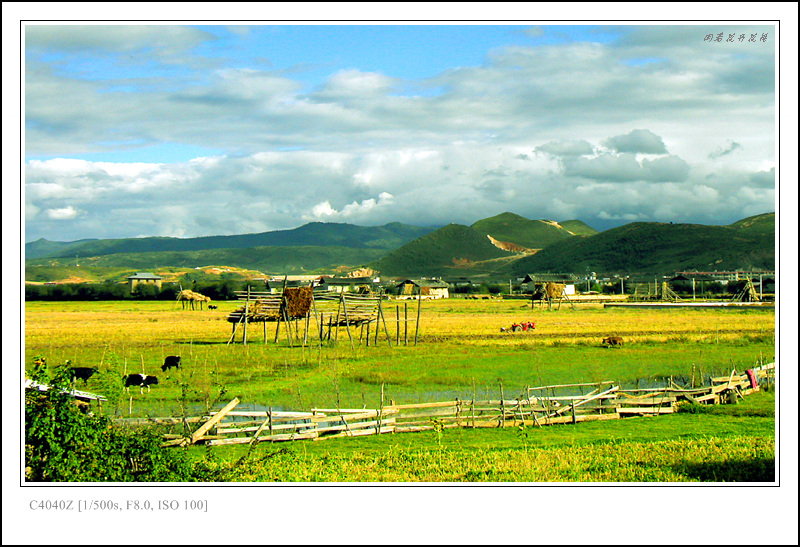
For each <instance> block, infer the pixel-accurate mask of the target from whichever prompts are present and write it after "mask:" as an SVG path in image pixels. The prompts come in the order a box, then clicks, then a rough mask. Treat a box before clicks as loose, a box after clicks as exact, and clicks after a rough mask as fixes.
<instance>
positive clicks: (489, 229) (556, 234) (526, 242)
mask: <svg viewBox="0 0 800 547" xmlns="http://www.w3.org/2000/svg"><path fill="white" fill-rule="evenodd" d="M581 224H583V223H581ZM584 226H586V225H585V224H584ZM472 228H473V229H475V230H476V231H478V232H480V233H482V234H485V235H490V236H492V237H493V238H494V239H497V240H499V241H504V242H507V243H516V244H517V245H521V246H523V247H527V248H529V249H542V248H544V247H547V246H548V245H551V244H553V243H555V242H557V241H561V240H564V239H568V238H570V237H573V235H574V234H572V233H570V232H569V231H568V230H567V229H565V228H564V227H563V226H562V225H560V224H559V223H557V222H554V221H550V220H530V219H527V218H525V217H521V216H519V215H517V214H514V213H501V214H499V215H495V216H493V217H489V218H485V219H483V220H479V221H477V222H476V223H474V224H473V225H472ZM587 228H588V226H587Z"/></svg>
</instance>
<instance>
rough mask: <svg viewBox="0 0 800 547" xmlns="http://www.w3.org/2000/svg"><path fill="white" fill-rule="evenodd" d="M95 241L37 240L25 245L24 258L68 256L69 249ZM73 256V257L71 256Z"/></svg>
mask: <svg viewBox="0 0 800 547" xmlns="http://www.w3.org/2000/svg"><path fill="white" fill-rule="evenodd" d="M93 241H97V240H96V239H81V240H79V241H49V240H47V239H44V238H39V239H37V240H36V241H31V242H30V243H26V244H25V257H26V258H40V257H43V256H51V255H61V256H68V254H69V249H70V248H74V247H79V246H81V245H83V244H85V243H89V242H93ZM72 256H75V255H72Z"/></svg>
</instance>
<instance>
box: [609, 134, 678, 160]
mask: <svg viewBox="0 0 800 547" xmlns="http://www.w3.org/2000/svg"><path fill="white" fill-rule="evenodd" d="M605 145H606V146H607V147H609V148H610V149H612V150H616V151H617V152H630V153H632V154H666V153H667V148H666V147H665V146H664V141H663V140H661V137H659V136H658V135H656V134H655V133H653V132H652V131H649V130H647V129H634V130H633V131H631V132H630V133H628V134H627V135H618V136H616V137H611V138H609V139H608V140H606V141H605Z"/></svg>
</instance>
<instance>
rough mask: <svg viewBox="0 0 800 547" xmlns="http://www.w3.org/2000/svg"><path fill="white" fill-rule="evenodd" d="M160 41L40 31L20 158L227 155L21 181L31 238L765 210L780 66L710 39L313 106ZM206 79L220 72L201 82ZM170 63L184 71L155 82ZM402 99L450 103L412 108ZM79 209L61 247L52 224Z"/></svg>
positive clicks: (575, 51) (315, 93)
mask: <svg viewBox="0 0 800 547" xmlns="http://www.w3.org/2000/svg"><path fill="white" fill-rule="evenodd" d="M154 28H156V27H147V26H146V25H145V26H143V28H126V27H114V28H113V29H111V30H109V29H99V30H98V29H94V30H93V31H92V32H90V33H89V34H86V35H81V34H80V33H78V32H76V31H75V30H74V29H71V30H69V29H61V28H58V27H55V28H50V29H49V30H47V31H42V30H41V29H35V30H33V31H30V33H29V36H28V41H29V46H31V48H30V51H29V58H28V59H26V69H27V72H26V89H25V92H26V96H25V101H26V102H25V104H26V108H27V111H26V148H27V150H26V151H27V153H28V154H29V155H34V156H35V155H45V154H48V155H55V156H66V155H81V154H85V153H89V152H94V153H98V152H103V151H108V150H125V149H129V148H133V147H141V146H146V145H150V144H157V143H181V144H185V145H188V146H198V147H204V148H206V149H208V148H211V149H214V150H220V151H222V152H220V153H219V154H218V155H216V156H213V157H203V158H195V159H193V160H191V161H183V162H176V163H166V162H163V163H162V162H153V163H121V162H120V163H114V162H92V161H86V160H81V159H63V158H56V159H50V160H31V161H28V162H27V163H26V174H25V176H26V183H25V200H26V203H25V207H26V218H27V219H28V225H27V229H28V232H29V235H30V236H31V237H38V236H44V237H50V238H55V237H59V238H61V239H63V238H67V237H68V238H72V239H79V238H82V237H126V236H129V235H130V234H131V233H137V234H150V235H183V236H198V235H213V234H233V233H243V232H244V231H253V232H255V231H266V230H272V229H283V228H291V227H294V226H297V225H298V224H300V223H301V222H303V221H306V220H331V221H347V222H354V223H364V224H383V223H385V222H390V221H402V222H409V223H414V224H428V225H430V224H445V223H448V222H460V223H465V224H470V223H472V222H474V221H475V220H477V219H479V218H484V217H487V216H490V215H494V214H497V213H499V212H502V211H505V210H512V211H514V212H517V213H519V214H522V215H525V216H528V217H529V218H552V219H555V220H565V219H564V216H571V217H575V218H581V219H582V220H585V221H587V222H589V223H590V224H591V221H592V220H593V219H597V220H599V221H606V222H607V223H608V224H610V223H612V222H622V221H625V220H631V219H637V220H646V219H655V217H657V216H658V215H660V214H665V211H666V209H665V208H664V207H665V206H661V205H659V204H666V203H678V204H680V206H676V207H674V209H672V211H671V213H672V214H674V215H675V216H676V218H674V219H666V220H675V221H687V220H691V219H696V220H697V219H712V218H723V219H724V220H725V221H733V220H736V219H738V218H742V217H743V216H747V215H745V214H744V212H745V211H747V212H748V213H750V212H751V211H752V210H753V208H762V209H763V212H766V211H769V210H774V177H775V175H774V166H775V163H774V147H775V143H774V97H773V91H772V89H771V86H772V85H773V84H772V82H773V79H771V78H772V77H771V73H770V70H769V69H765V68H763V67H762V65H764V66H766V65H770V66H771V63H772V60H773V55H774V52H773V51H772V50H771V49H768V48H767V47H758V48H755V47H750V46H747V48H745V47H744V46H742V47H739V46H736V47H727V46H726V47H725V48H716V49H710V48H709V47H708V44H704V43H703V42H702V34H703V32H704V31H705V30H706V28H705V27H673V28H660V27H626V28H624V29H617V30H616V32H618V33H619V34H620V38H619V40H617V41H616V42H611V43H608V44H604V43H600V42H592V43H589V42H586V43H559V44H547V45H538V46H535V47H522V46H514V47H507V48H500V49H497V50H493V51H492V52H491V54H489V55H488V56H487V59H486V61H485V63H483V64H482V65H479V66H463V67H458V68H453V69H451V70H447V71H444V72H442V73H441V74H438V75H436V76H434V77H432V78H429V79H427V80H424V81H415V82H401V81H400V80H399V79H398V78H396V77H394V76H393V75H392V74H389V73H381V72H378V71H375V70H369V71H368V70H364V69H359V68H358V67H356V68H351V69H348V70H337V71H335V72H333V73H332V74H330V75H328V77H327V79H326V80H325V81H324V82H322V83H321V84H320V85H318V86H316V87H313V88H309V86H308V85H306V83H305V82H304V81H303V80H301V79H300V78H299V77H295V76H294V75H293V74H292V73H290V72H288V71H286V72H279V71H277V70H272V69H264V68H263V66H265V65H264V64H261V65H257V66H256V65H253V66H227V67H224V68H221V65H220V61H219V59H216V60H214V59H205V58H200V57H198V56H197V55H195V54H194V53H193V51H195V50H193V48H195V47H196V46H198V45H200V44H204V43H209V42H211V41H213V37H212V36H211V35H210V34H208V33H206V32H205V31H202V30H201V31H197V29H192V28H190V27H166V28H161V29H160V30H161V31H163V36H160V37H157V36H155V35H154V34H153V29H154ZM176 28H180V29H184V30H174V29H176ZM148 29H149V30H148ZM112 30H113V31H115V32H116V34H114V33H113V32H111V31H112ZM242 30H244V29H242ZM538 32H539V31H537V30H533V31H530V32H529V35H530V36H532V37H535V36H537V35H538ZM112 34H113V35H112ZM253 36H254V33H249V34H247V39H248V40H251V39H253ZM697 36H700V38H699V40H697V39H696V38H697ZM148 43H151V45H152V50H148V49H145V46H147V44H148ZM45 51H47V52H52V53H60V54H62V55H64V56H67V57H69V58H70V59H73V58H80V59H85V60H86V61H87V66H90V65H91V61H92V60H94V59H102V60H103V62H107V63H112V64H113V63H117V64H116V65H115V68H117V69H118V70H119V69H121V68H128V65H126V64H125V62H124V61H122V60H121V57H122V56H124V55H125V54H128V55H135V57H136V58H137V62H139V63H140V64H143V65H148V66H150V65H152V67H153V68H154V69H157V70H154V72H155V73H157V74H155V73H154V74H149V73H148V74H147V75H146V76H144V75H141V74H138V73H137V75H133V76H129V77H124V78H123V77H115V78H108V79H105V80H104V79H92V78H84V77H81V75H76V74H70V73H69V72H67V71H65V70H63V66H64V65H63V64H59V63H58V62H56V61H53V60H52V58H50V57H45V56H43V55H42V52H45ZM98 52H99V53H98ZM131 52H135V53H131ZM81 55H83V56H85V57H80V56H81ZM96 55H99V56H100V57H95V56H96ZM72 56H75V57H72ZM632 59H634V60H635V59H654V60H653V61H652V62H647V63H641V64H637V63H632V62H631V60H632ZM204 62H205V63H211V64H212V65H213V68H210V69H209V68H206V67H205V65H203V66H204V68H203V70H198V69H197V67H198V66H200V65H202V64H203V63H204ZM165 63H179V64H181V66H182V71H178V72H174V73H171V74H172V76H171V77H170V78H165V77H163V74H164V72H163V67H164V64H165ZM214 63H216V64H214ZM259 67H261V68H259ZM760 67H761V68H760ZM159 71H161V72H159ZM120 72H125V71H120ZM407 84H413V85H414V86H415V88H417V89H425V88H432V89H437V90H438V91H437V93H435V94H431V95H425V94H422V95H415V96H410V95H403V94H402V93H400V92H399V91H398V89H400V88H401V87H402V86H403V85H407ZM770 200H772V201H770ZM70 207H72V208H73V209H69V208H70ZM659 207H660V208H659ZM68 210H70V211H73V210H74V211H75V213H74V216H73V217H72V218H71V220H72V222H70V223H69V226H68V227H65V225H66V223H63V222H56V220H57V219H56V218H54V217H53V216H52V214H53V213H52V211H63V212H62V213H55V214H56V216H58V215H59V214H63V215H69V214H73V213H68V212H67V211H68ZM78 211H80V212H81V213H80V214H78V213H77V212H78ZM662 220H664V219H662Z"/></svg>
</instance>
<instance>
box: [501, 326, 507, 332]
mask: <svg viewBox="0 0 800 547" xmlns="http://www.w3.org/2000/svg"><path fill="white" fill-rule="evenodd" d="M507 331H508V329H507V328H505V327H500V332H507Z"/></svg>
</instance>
